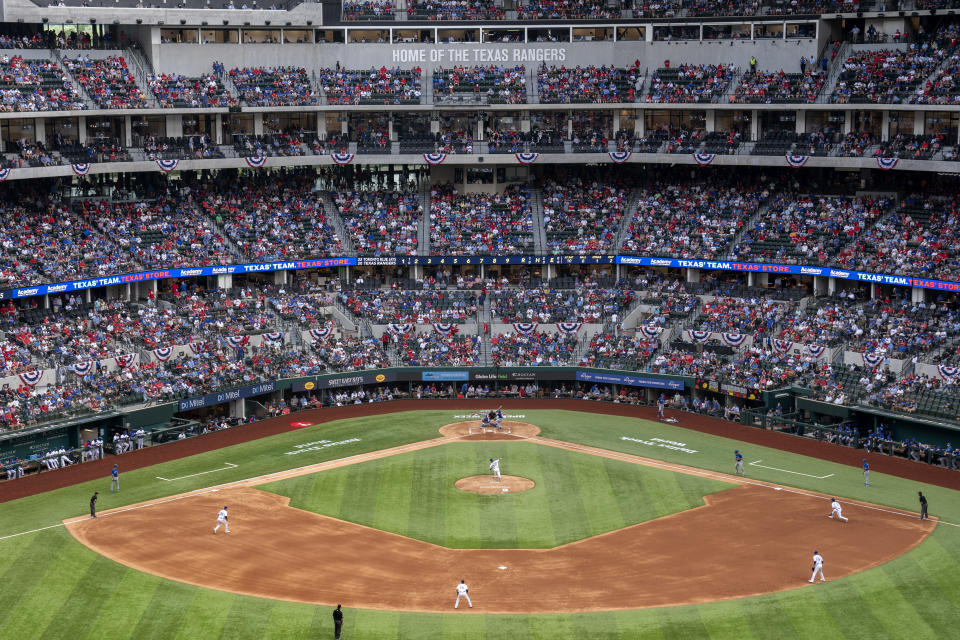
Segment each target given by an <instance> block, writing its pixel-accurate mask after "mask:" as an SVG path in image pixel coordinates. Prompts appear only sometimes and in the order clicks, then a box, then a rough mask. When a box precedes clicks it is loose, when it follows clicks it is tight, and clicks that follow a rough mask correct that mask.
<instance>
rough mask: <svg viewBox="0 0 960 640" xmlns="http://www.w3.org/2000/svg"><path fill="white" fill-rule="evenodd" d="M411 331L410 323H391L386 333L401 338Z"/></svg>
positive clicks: (411, 325)
mask: <svg viewBox="0 0 960 640" xmlns="http://www.w3.org/2000/svg"><path fill="white" fill-rule="evenodd" d="M411 330H413V324H412V323H410V322H400V323H391V324H388V325H387V331H389V332H390V333H393V334H396V335H398V336H402V335H404V334H406V333H410V331H411Z"/></svg>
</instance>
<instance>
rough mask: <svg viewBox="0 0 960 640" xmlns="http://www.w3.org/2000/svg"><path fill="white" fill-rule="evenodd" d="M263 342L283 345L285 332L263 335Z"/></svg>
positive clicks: (272, 332)
mask: <svg viewBox="0 0 960 640" xmlns="http://www.w3.org/2000/svg"><path fill="white" fill-rule="evenodd" d="M263 342H264V343H265V344H283V332H282V331H271V332H270V333H265V334H263Z"/></svg>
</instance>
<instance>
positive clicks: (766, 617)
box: [701, 597, 802, 639]
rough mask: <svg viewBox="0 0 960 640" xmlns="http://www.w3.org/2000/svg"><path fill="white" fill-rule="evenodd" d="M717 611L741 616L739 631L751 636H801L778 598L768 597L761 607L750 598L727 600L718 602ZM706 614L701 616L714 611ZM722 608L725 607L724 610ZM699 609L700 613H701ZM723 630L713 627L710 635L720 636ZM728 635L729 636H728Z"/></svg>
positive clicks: (720, 613) (712, 614)
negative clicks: (741, 622)
mask: <svg viewBox="0 0 960 640" xmlns="http://www.w3.org/2000/svg"><path fill="white" fill-rule="evenodd" d="M718 605H719V606H718V607H716V608H717V609H718V611H716V614H719V615H724V613H726V615H728V616H733V617H734V618H737V619H740V618H741V617H742V620H743V624H742V625H741V632H742V633H743V634H744V635H745V636H747V637H750V636H753V637H756V638H774V637H775V638H778V639H779V638H798V637H802V636H797V634H796V629H795V628H794V626H793V620H792V619H791V618H790V614H789V613H788V612H787V608H788V607H785V606H783V603H782V602H781V601H780V600H779V599H778V598H772V597H771V598H768V601H766V602H764V603H763V606H762V607H758V606H756V604H755V603H751V602H750V600H749V599H748V600H732V601H729V602H721V603H718ZM712 609H713V608H712V607H711V611H710V612H708V613H707V614H706V616H704V615H701V617H707V616H709V617H711V618H713V617H715V615H716V614H715V613H714V612H713V610H712ZM724 609H727V611H726V612H725V611H724ZM703 613H704V612H703V610H701V614H703ZM723 632H724V630H723V629H721V628H719V627H713V628H712V630H711V636H713V637H718V638H722V637H724V636H723V635H722V634H723ZM730 635H736V633H735V631H733V630H731V634H730ZM728 637H729V636H728Z"/></svg>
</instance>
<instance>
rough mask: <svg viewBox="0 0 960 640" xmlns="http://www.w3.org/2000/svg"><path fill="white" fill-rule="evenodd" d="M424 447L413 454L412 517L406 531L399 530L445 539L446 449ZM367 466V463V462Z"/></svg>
mask: <svg viewBox="0 0 960 640" xmlns="http://www.w3.org/2000/svg"><path fill="white" fill-rule="evenodd" d="M436 453H437V452H436V451H433V450H431V449H423V450H420V451H415V452H413V453H412V454H408V455H412V458H413V459H412V462H413V487H414V494H413V496H412V497H411V500H410V519H409V521H408V526H407V529H406V531H397V532H396V533H400V534H401V535H408V536H411V537H414V538H419V539H421V540H435V541H440V544H443V543H444V542H445V541H446V528H445V523H444V521H443V518H442V517H437V516H438V515H442V514H443V513H444V511H445V510H446V496H447V488H446V487H444V486H443V482H442V481H441V479H442V478H444V477H445V475H446V452H445V451H441V453H442V454H443V455H436ZM364 466H366V465H364Z"/></svg>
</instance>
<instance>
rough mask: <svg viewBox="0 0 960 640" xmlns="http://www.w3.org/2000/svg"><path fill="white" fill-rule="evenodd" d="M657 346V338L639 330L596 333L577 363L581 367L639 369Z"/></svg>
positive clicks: (658, 344)
mask: <svg viewBox="0 0 960 640" xmlns="http://www.w3.org/2000/svg"><path fill="white" fill-rule="evenodd" d="M659 346H660V341H659V340H657V339H656V338H648V337H646V336H645V335H643V334H642V333H639V332H638V333H635V334H634V335H628V334H624V333H620V334H612V333H598V334H596V335H594V336H593V337H592V338H591V339H590V342H589V344H588V345H587V348H586V349H585V350H584V352H583V354H582V355H581V356H580V362H579V364H580V366H581V367H597V368H600V369H623V370H626V371H640V370H642V369H643V368H644V365H645V364H646V362H647V360H649V359H650V356H652V355H653V352H654V351H656V350H657V348H658V347H659Z"/></svg>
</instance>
